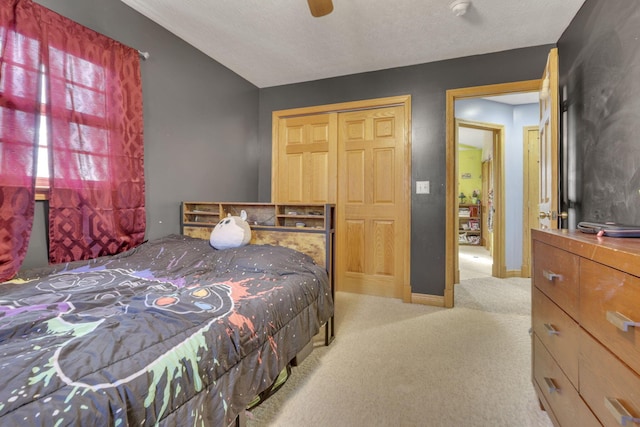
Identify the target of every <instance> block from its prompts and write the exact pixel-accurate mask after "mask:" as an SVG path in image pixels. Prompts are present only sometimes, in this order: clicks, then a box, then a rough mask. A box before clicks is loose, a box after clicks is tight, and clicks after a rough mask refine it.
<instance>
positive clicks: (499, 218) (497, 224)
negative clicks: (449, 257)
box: [447, 119, 506, 283]
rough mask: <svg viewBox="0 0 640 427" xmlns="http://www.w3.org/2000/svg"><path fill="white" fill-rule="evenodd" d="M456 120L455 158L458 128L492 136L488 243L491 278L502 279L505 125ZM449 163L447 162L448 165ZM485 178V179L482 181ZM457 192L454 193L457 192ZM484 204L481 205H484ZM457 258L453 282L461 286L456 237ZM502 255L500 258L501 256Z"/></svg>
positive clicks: (458, 203) (457, 250)
mask: <svg viewBox="0 0 640 427" xmlns="http://www.w3.org/2000/svg"><path fill="white" fill-rule="evenodd" d="M454 120H455V127H456V133H455V144H456V156H458V150H459V148H460V147H459V141H458V129H459V128H461V127H464V128H469V129H478V130H485V131H489V132H491V133H492V135H493V138H492V142H491V145H492V146H491V149H492V151H493V161H492V168H493V171H492V176H493V182H494V184H493V206H494V208H495V209H494V210H495V212H496V214H495V215H494V216H493V224H494V225H493V230H494V231H493V233H492V234H493V239H492V242H491V247H492V255H491V257H492V258H493V264H492V267H491V275H492V276H494V277H504V276H505V275H506V267H505V265H504V264H505V263H504V247H503V246H504V245H503V242H504V226H503V223H504V221H503V218H504V216H503V212H504V171H503V167H504V142H505V130H504V125H501V124H495V123H485V122H476V121H472V120H465V119H454ZM447 164H448V163H447ZM458 166H459V165H458V159H457V158H456V170H458ZM458 176H459V173H458V172H456V178H457V177H458ZM483 179H484V178H483ZM455 185H456V188H457V185H458V181H457V180H456V184H455ZM456 193H457V190H456ZM459 205H460V202H459V200H458V198H457V197H456V208H455V210H454V212H458V207H459ZM483 205H484V204H483ZM487 215H488V213H485V212H483V213H482V218H483V221H484V218H485V217H486V216H487ZM455 217H456V225H455V228H456V230H459V229H460V227H459V224H458V223H459V216H458V215H457V214H456V216H455ZM455 242H456V257H455V260H454V262H455V266H456V267H455V283H460V268H459V265H460V259H459V253H460V252H459V249H460V243H459V240H458V239H457V238H456V239H455ZM496 254H498V256H496ZM500 254H502V256H500Z"/></svg>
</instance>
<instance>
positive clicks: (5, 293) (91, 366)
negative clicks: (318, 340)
mask: <svg viewBox="0 0 640 427" xmlns="http://www.w3.org/2000/svg"><path fill="white" fill-rule="evenodd" d="M332 312H333V302H332V300H331V294H330V289H329V286H328V281H327V276H326V273H325V272H324V270H323V269H322V268H320V267H319V266H317V265H315V264H314V263H313V262H312V261H311V258H309V257H307V256H306V255H304V254H301V253H299V252H295V251H293V250H290V249H287V248H282V247H274V246H253V245H249V246H245V247H242V248H238V249H228V250H224V251H216V250H214V249H212V248H211V247H210V246H209V243H208V242H207V241H205V240H199V239H192V238H189V237H184V236H175V235H173V236H168V237H165V238H162V239H159V240H156V241H152V242H148V243H145V244H143V245H141V246H140V247H138V248H136V249H133V250H131V251H128V252H125V253H123V254H120V255H116V256H112V257H104V258H100V259H97V260H93V261H89V262H76V263H69V264H65V265H60V266H56V267H51V268H46V269H39V270H32V271H31V272H29V273H28V274H24V275H23V276H22V277H20V278H19V279H16V280H12V281H10V282H5V283H3V284H0V378H1V381H2V386H1V387H0V425H3V426H4V425H7V426H9V425H11V426H13V425H15V426H18V425H21V426H27V425H43V426H44V425H46V426H54V425H55V426H68V425H82V426H87V425H91V426H125V425H135V426H140V425H180V426H184V425H205V426H226V425H228V424H229V423H230V422H231V421H232V420H233V419H234V418H235V417H236V415H237V414H238V413H239V412H240V411H241V410H243V408H244V407H246V405H247V403H248V402H249V401H250V400H251V399H252V398H253V397H254V396H255V395H256V394H257V393H259V392H260V391H262V390H263V389H264V388H266V387H267V386H269V385H270V384H271V383H272V382H273V380H274V379H275V378H276V377H277V375H278V373H279V372H280V371H281V370H282V368H283V367H284V366H285V365H286V364H287V363H288V362H289V361H290V360H291V358H292V357H293V356H294V355H295V354H296V353H297V352H298V351H300V350H301V349H302V347H303V346H304V345H305V344H306V343H307V342H308V341H309V340H310V339H311V337H312V336H313V335H315V334H316V333H317V332H318V331H319V328H320V327H321V325H322V324H323V323H324V322H326V321H327V320H328V319H329V317H330V316H331V314H332Z"/></svg>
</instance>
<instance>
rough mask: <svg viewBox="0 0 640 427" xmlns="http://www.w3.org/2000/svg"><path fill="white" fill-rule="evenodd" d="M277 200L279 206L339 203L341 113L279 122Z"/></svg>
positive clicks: (293, 118) (275, 183)
mask: <svg viewBox="0 0 640 427" xmlns="http://www.w3.org/2000/svg"><path fill="white" fill-rule="evenodd" d="M278 126H279V129H278V147H277V149H276V151H275V152H274V157H273V158H274V159H276V160H277V163H276V164H275V165H274V178H275V179H274V180H273V188H272V194H273V195H274V197H273V199H274V200H277V201H278V202H279V203H335V201H336V175H337V160H336V159H337V157H336V156H337V113H326V114H312V115H307V116H300V117H288V118H283V119H280V120H279V121H278Z"/></svg>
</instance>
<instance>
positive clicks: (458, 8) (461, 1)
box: [449, 0, 471, 16]
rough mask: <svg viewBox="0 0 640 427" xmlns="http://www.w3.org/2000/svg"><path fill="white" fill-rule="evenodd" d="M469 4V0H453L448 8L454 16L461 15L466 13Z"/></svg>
mask: <svg viewBox="0 0 640 427" xmlns="http://www.w3.org/2000/svg"><path fill="white" fill-rule="evenodd" d="M470 5H471V1H469V0H454V1H452V2H451V4H449V8H450V9H451V11H452V12H453V13H454V15H456V16H462V15H464V14H465V13H467V9H469V6H470Z"/></svg>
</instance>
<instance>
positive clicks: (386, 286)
mask: <svg viewBox="0 0 640 427" xmlns="http://www.w3.org/2000/svg"><path fill="white" fill-rule="evenodd" d="M403 113H404V112H403V108H402V107H388V108H379V109H375V110H362V111H354V112H348V113H341V114H340V115H339V120H338V122H339V141H340V150H339V151H338V164H339V165H340V173H339V175H338V188H339V191H338V206H337V213H338V215H337V216H338V224H339V225H340V227H341V229H340V233H338V236H337V240H338V247H339V248H342V252H341V253H340V257H339V258H338V260H337V262H336V264H337V271H338V272H339V276H338V277H340V280H341V282H340V287H341V289H343V290H345V291H349V292H356V293H365V294H369V295H378V296H385V297H392V298H402V277H403V271H402V260H403V259H404V256H405V255H406V254H405V253H404V245H403V243H404V240H403V238H404V236H403V235H402V234H403V233H402V230H403V227H402V222H403V219H404V215H403V209H404V207H405V206H404V203H403V194H404V188H403V185H404V184H403V179H402V175H403V173H402V171H403V170H404V159H405V156H404V146H405V145H404V135H405V132H404V117H403ZM341 273H342V274H341Z"/></svg>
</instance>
